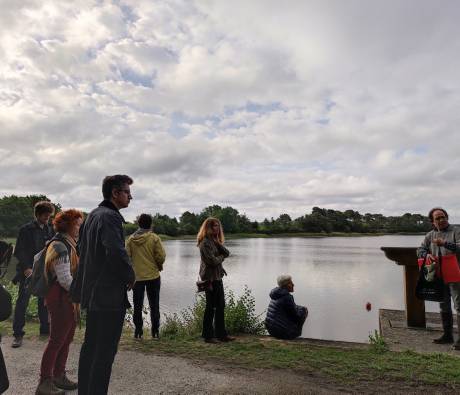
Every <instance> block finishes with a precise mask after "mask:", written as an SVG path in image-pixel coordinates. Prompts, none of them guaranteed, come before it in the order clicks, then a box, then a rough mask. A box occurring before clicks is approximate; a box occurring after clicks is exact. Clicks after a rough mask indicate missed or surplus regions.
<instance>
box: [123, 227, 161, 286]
mask: <svg viewBox="0 0 460 395" xmlns="http://www.w3.org/2000/svg"><path fill="white" fill-rule="evenodd" d="M126 251H127V252H128V255H129V256H130V258H131V261H132V262H133V268H134V273H136V281H146V280H153V279H155V278H158V277H160V272H161V271H162V270H163V263H164V261H165V257H166V254H165V250H164V248H163V245H162V244H161V240H160V238H159V237H158V236H157V235H156V234H155V233H153V232H151V231H149V230H144V229H139V230H138V231H136V232H135V233H133V234H132V235H131V236H129V237H128V240H127V241H126Z"/></svg>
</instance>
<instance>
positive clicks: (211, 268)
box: [198, 237, 230, 281]
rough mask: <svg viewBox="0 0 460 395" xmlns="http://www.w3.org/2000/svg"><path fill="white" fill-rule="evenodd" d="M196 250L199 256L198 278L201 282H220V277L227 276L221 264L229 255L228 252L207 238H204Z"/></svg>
mask: <svg viewBox="0 0 460 395" xmlns="http://www.w3.org/2000/svg"><path fill="white" fill-rule="evenodd" d="M198 248H199V249H200V256H201V263H200V278H201V279H202V280H203V281H205V280H210V281H216V280H222V277H223V276H224V275H226V274H227V273H226V271H225V270H224V268H223V267H222V262H223V261H224V259H225V258H227V257H228V256H229V255H230V252H229V251H228V250H227V249H226V248H225V247H224V246H223V245H220V244H219V243H216V242H215V241H214V240H212V239H211V238H209V237H205V238H204V239H203V240H202V241H201V243H200V244H199V245H198Z"/></svg>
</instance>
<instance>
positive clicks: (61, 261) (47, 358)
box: [36, 209, 83, 395]
mask: <svg viewBox="0 0 460 395" xmlns="http://www.w3.org/2000/svg"><path fill="white" fill-rule="evenodd" d="M82 222H83V213H82V212H81V211H78V210H75V209H70V210H65V211H61V212H59V213H58V214H57V215H56V217H55V218H54V220H53V225H54V230H55V231H56V236H55V237H54V238H53V239H52V241H51V242H50V244H49V245H48V246H47V247H46V248H47V249H46V257H45V271H46V275H47V278H48V279H49V281H51V282H52V284H51V286H50V289H49V291H48V293H47V295H46V297H45V304H46V307H47V308H48V313H49V316H50V336H49V339H48V344H47V345H46V348H45V351H44V353H43V357H42V363H41V369H40V384H39V385H38V388H37V391H36V394H37V395H45V394H64V393H65V392H64V391H71V390H74V389H76V388H77V387H78V384H77V383H76V382H73V381H71V380H69V379H68V378H67V376H66V371H65V367H66V363H67V356H68V354H69V346H70V343H71V342H72V340H73V336H74V333H75V327H76V322H77V320H78V318H79V306H78V305H74V304H72V302H71V301H70V297H69V289H70V284H71V283H72V278H73V276H74V275H75V273H76V271H77V266H78V255H77V250H76V243H77V239H78V232H79V229H80V226H81V224H82Z"/></svg>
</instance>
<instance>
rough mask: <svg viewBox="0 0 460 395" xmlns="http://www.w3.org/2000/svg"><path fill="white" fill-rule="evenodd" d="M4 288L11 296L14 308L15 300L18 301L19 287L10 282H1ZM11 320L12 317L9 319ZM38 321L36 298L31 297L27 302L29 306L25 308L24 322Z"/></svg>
mask: <svg viewBox="0 0 460 395" xmlns="http://www.w3.org/2000/svg"><path fill="white" fill-rule="evenodd" d="M2 283H3V285H4V287H5V288H6V290H7V291H8V292H9V293H10V295H11V300H12V304H13V308H14V306H16V300H17V299H18V291H19V286H18V285H14V284H13V283H12V282H11V281H5V280H3V281H2ZM11 318H12V317H11ZM33 319H38V305H37V298H35V297H31V298H30V301H29V305H28V306H27V310H26V320H33Z"/></svg>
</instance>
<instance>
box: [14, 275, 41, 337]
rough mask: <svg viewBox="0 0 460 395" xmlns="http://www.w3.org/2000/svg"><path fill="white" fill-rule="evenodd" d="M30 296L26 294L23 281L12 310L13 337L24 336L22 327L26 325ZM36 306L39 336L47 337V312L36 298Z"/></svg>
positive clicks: (39, 299)
mask: <svg viewBox="0 0 460 395" xmlns="http://www.w3.org/2000/svg"><path fill="white" fill-rule="evenodd" d="M29 300H30V294H29V292H27V290H26V288H25V285H24V280H21V281H20V283H19V291H18V299H17V300H16V307H15V308H14V318H13V336H14V337H22V336H24V334H25V332H24V325H25V323H26V310H27V306H28V305H29ZM37 305H38V318H39V319H40V334H43V335H47V334H48V333H49V332H50V326H49V322H48V310H47V309H46V306H45V304H44V299H43V298H37Z"/></svg>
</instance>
